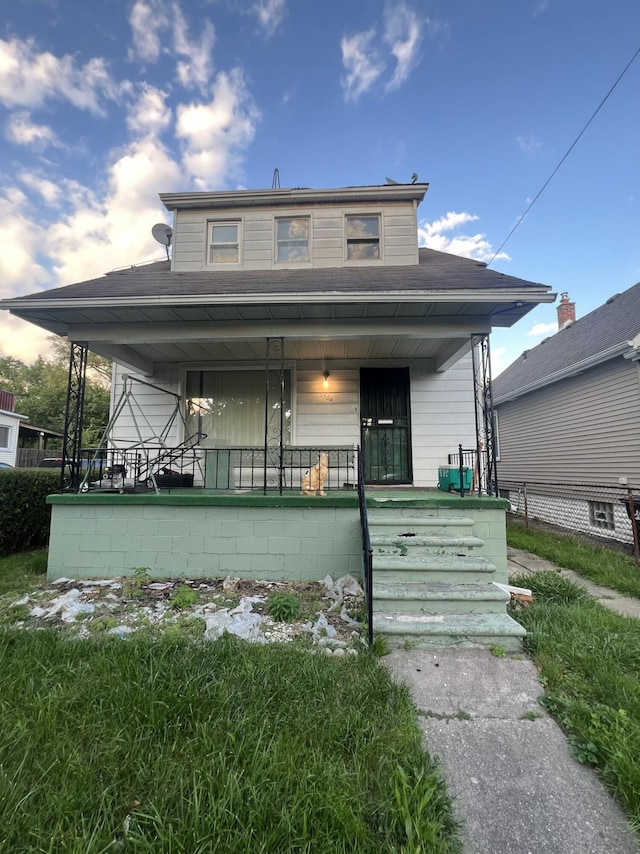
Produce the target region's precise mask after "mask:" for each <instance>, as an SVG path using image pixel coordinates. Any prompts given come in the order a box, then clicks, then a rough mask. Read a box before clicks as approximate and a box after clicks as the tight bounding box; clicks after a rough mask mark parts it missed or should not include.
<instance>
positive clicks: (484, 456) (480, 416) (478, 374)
mask: <svg viewBox="0 0 640 854" xmlns="http://www.w3.org/2000/svg"><path fill="white" fill-rule="evenodd" d="M471 355H472V359H473V395H474V401H475V414H476V455H477V456H476V459H477V460H478V493H479V494H482V492H485V493H486V494H487V495H498V473H497V469H496V436H495V429H494V428H495V418H494V413H493V394H492V391H491V350H490V346H489V335H487V334H481V335H472V336H471Z"/></svg>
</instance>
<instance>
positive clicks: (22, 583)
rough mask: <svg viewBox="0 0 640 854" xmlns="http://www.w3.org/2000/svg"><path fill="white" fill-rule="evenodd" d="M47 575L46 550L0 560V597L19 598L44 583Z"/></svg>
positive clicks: (23, 553)
mask: <svg viewBox="0 0 640 854" xmlns="http://www.w3.org/2000/svg"><path fill="white" fill-rule="evenodd" d="M46 574H47V550H46V549H40V550H39V551H36V552H22V553H21V554H16V555H10V556H9V557H1V558H0V596H2V595H3V594H5V593H11V594H12V595H14V594H15V595H16V596H19V595H21V594H22V593H28V592H29V591H30V590H33V588H34V587H35V586H36V585H37V584H39V583H40V582H41V581H44V580H45V578H46Z"/></svg>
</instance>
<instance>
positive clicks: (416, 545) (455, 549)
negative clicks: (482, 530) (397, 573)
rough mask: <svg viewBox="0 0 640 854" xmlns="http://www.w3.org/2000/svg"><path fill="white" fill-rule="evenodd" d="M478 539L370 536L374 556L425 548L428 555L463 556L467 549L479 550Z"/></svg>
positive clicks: (405, 552) (404, 535) (406, 552)
mask: <svg viewBox="0 0 640 854" xmlns="http://www.w3.org/2000/svg"><path fill="white" fill-rule="evenodd" d="M483 544H484V541H483V540H481V539H480V538H479V537H456V536H449V537H443V536H432V537H429V536H422V535H421V536H418V535H415V536H413V535H412V536H407V535H406V534H399V535H394V534H377V533H376V534H374V533H372V534H371V546H372V548H373V551H374V554H380V555H385V554H386V555H397V554H399V555H406V554H408V553H409V552H410V551H412V552H413V551H419V550H420V549H421V548H425V549H427V550H428V551H429V553H430V554H442V555H445V554H464V553H465V552H466V551H467V550H468V549H474V548H475V549H477V548H481V547H482V545H483Z"/></svg>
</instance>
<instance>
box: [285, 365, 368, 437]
mask: <svg viewBox="0 0 640 854" xmlns="http://www.w3.org/2000/svg"><path fill="white" fill-rule="evenodd" d="M296 376H297V384H296V406H295V444H296V445H302V446H306V445H309V446H318V445H359V444H360V415H359V413H360V397H359V396H360V388H359V372H358V369H357V368H351V369H348V370H332V371H331V376H330V377H329V385H328V388H326V389H325V388H324V384H323V377H322V371H319V370H304V368H299V369H298V371H297V372H296Z"/></svg>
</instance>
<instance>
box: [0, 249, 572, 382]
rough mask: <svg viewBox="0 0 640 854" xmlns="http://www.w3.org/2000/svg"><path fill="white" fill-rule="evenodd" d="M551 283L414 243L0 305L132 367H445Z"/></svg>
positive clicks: (124, 282) (115, 275) (121, 275)
mask: <svg viewBox="0 0 640 854" xmlns="http://www.w3.org/2000/svg"><path fill="white" fill-rule="evenodd" d="M555 296H556V295H555V294H553V293H551V292H550V288H549V287H548V286H547V285H542V284H539V283H535V282H529V281H526V280H524V279H518V278H516V277H514V276H508V275H505V274H503V273H499V272H496V271H495V270H489V269H488V268H487V266H486V264H484V263H482V262H480V261H474V260H471V259H468V258H461V257H458V256H456V255H450V254H447V253H444V252H437V251H435V250H431V249H420V252H419V264H417V265H415V266H410V265H406V266H372V267H365V266H353V267H350V266H346V267H335V268H322V269H319V268H315V269H305V270H295V269H287V270H280V269H277V270H273V269H271V270H238V271H231V272H226V271H216V272H210V271H206V272H176V271H171V270H170V269H169V262H167V261H165V262H156V263H153V264H148V265H143V266H141V267H130V268H127V269H123V270H116V271H113V272H111V273H108V274H107V275H105V276H102V277H100V278H97V279H90V280H88V281H85V282H78V283H77V284H73V285H67V286H65V287H61V288H53V289H51V290H48V291H43V292H39V293H33V294H28V295H26V296H23V297H17V298H14V299H10V300H3V301H1V302H0V308H1V309H8V310H9V311H11V312H12V314H15V315H17V316H18V317H21V318H22V319H24V320H27V321H29V322H31V323H34V324H36V325H37V326H40V327H42V328H44V329H46V330H48V331H50V332H53V333H55V334H59V335H66V336H68V337H69V338H70V339H71V340H74V341H82V342H86V343H87V344H88V346H89V348H90V349H91V350H93V351H94V352H96V353H100V354H101V355H105V356H108V357H110V358H113V359H114V360H116V361H118V362H120V363H121V364H123V365H125V366H128V367H131V368H133V369H134V370H136V371H142V372H143V373H146V374H151V373H153V371H154V365H155V364H157V363H163V362H164V363H167V362H189V361H207V360H216V361H229V360H255V359H256V358H257V359H262V357H263V355H264V338H265V337H284V338H285V339H286V344H285V357H286V358H288V359H307V360H313V359H322V360H326V359H368V360H371V359H376V358H378V359H387V360H388V359H394V358H398V359H404V360H406V359H408V358H419V359H424V358H433V359H434V360H435V369H436V370H444V369H445V368H446V367H448V365H449V364H452V363H453V361H456V360H457V359H458V358H460V355H461V354H462V353H463V352H464V351H465V349H468V340H469V336H470V335H471V334H474V333H487V332H490V331H491V329H492V327H494V326H512V325H513V324H514V323H515V322H516V321H518V320H520V318H521V317H523V316H524V315H525V314H527V312H529V311H530V310H531V309H532V308H534V307H535V305H537V304H538V303H541V302H553V301H554V300H555Z"/></svg>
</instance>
